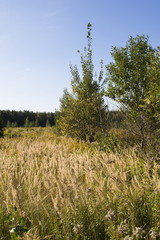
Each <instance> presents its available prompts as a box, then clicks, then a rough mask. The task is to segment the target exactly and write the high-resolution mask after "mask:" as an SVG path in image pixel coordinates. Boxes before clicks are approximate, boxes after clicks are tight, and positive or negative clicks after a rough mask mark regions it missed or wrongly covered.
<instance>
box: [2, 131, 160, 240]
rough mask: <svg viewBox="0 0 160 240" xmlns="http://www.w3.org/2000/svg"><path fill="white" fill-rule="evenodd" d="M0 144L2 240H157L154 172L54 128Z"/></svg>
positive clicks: (159, 209)
mask: <svg viewBox="0 0 160 240" xmlns="http://www.w3.org/2000/svg"><path fill="white" fill-rule="evenodd" d="M7 131H8V132H6V137H5V138H4V139H0V169H1V171H0V204H1V205H0V208H1V211H0V239H16V238H17V237H19V238H23V239H59V240H61V239H66V240H67V239H68V240H70V239H85V240H86V239H96V240H99V239H112V240H119V239H120V240H121V239H125V240H127V239H128V240H131V239H159V238H160V235H159V234H160V233H159V229H160V166H159V165H158V163H157V162H153V161H151V160H150V159H147V157H146V158H144V157H143V156H142V155H141V157H140V155H138V154H137V149H136V148H135V149H134V148H132V149H130V150H124V151H123V152H121V153H118V152H117V153H116V152H114V153H112V152H110V153H105V152H102V151H99V150H98V147H97V145H96V144H89V143H84V142H80V141H78V140H73V139H69V138H68V139H67V138H65V137H60V136H56V135H55V134H54V133H53V130H52V128H46V129H42V128H35V129H24V128H23V129H13V130H12V129H10V130H7Z"/></svg>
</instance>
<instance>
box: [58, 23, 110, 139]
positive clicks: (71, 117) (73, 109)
mask: <svg viewBox="0 0 160 240" xmlns="http://www.w3.org/2000/svg"><path fill="white" fill-rule="evenodd" d="M91 30H92V26H91V24H90V23H89V24H88V34H87V39H88V46H87V48H85V50H84V54H81V67H82V77H81V76H80V73H79V71H78V68H77V66H71V74H72V81H71V93H69V92H68V91H67V90H65V91H64V94H63V97H62V98H61V109H60V111H61V114H60V116H59V119H58V120H57V127H58V128H59V130H60V132H61V134H63V135H67V136H70V137H75V138H78V139H81V140H85V141H86V140H87V141H90V142H93V141H95V137H96V134H97V133H101V134H102V133H104V134H105V131H106V123H107V121H106V119H107V105H106V104H105V101H104V98H103V97H104V79H103V63H102V62H101V70H100V73H99V77H98V78H97V77H95V76H94V65H93V59H92V48H91V47H92V46H91V40H92V38H91Z"/></svg>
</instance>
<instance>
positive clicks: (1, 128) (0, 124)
mask: <svg viewBox="0 0 160 240" xmlns="http://www.w3.org/2000/svg"><path fill="white" fill-rule="evenodd" d="M3 136H4V129H3V124H2V118H1V115H0V138H1V137H3Z"/></svg>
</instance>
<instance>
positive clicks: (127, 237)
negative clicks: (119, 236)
mask: <svg viewBox="0 0 160 240" xmlns="http://www.w3.org/2000/svg"><path fill="white" fill-rule="evenodd" d="M124 240H133V237H130V236H126V237H125V238H124Z"/></svg>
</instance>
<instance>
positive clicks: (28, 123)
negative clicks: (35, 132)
mask: <svg viewBox="0 0 160 240" xmlns="http://www.w3.org/2000/svg"><path fill="white" fill-rule="evenodd" d="M29 125H30V122H29V119H28V117H27V118H26V120H25V123H24V127H29Z"/></svg>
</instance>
